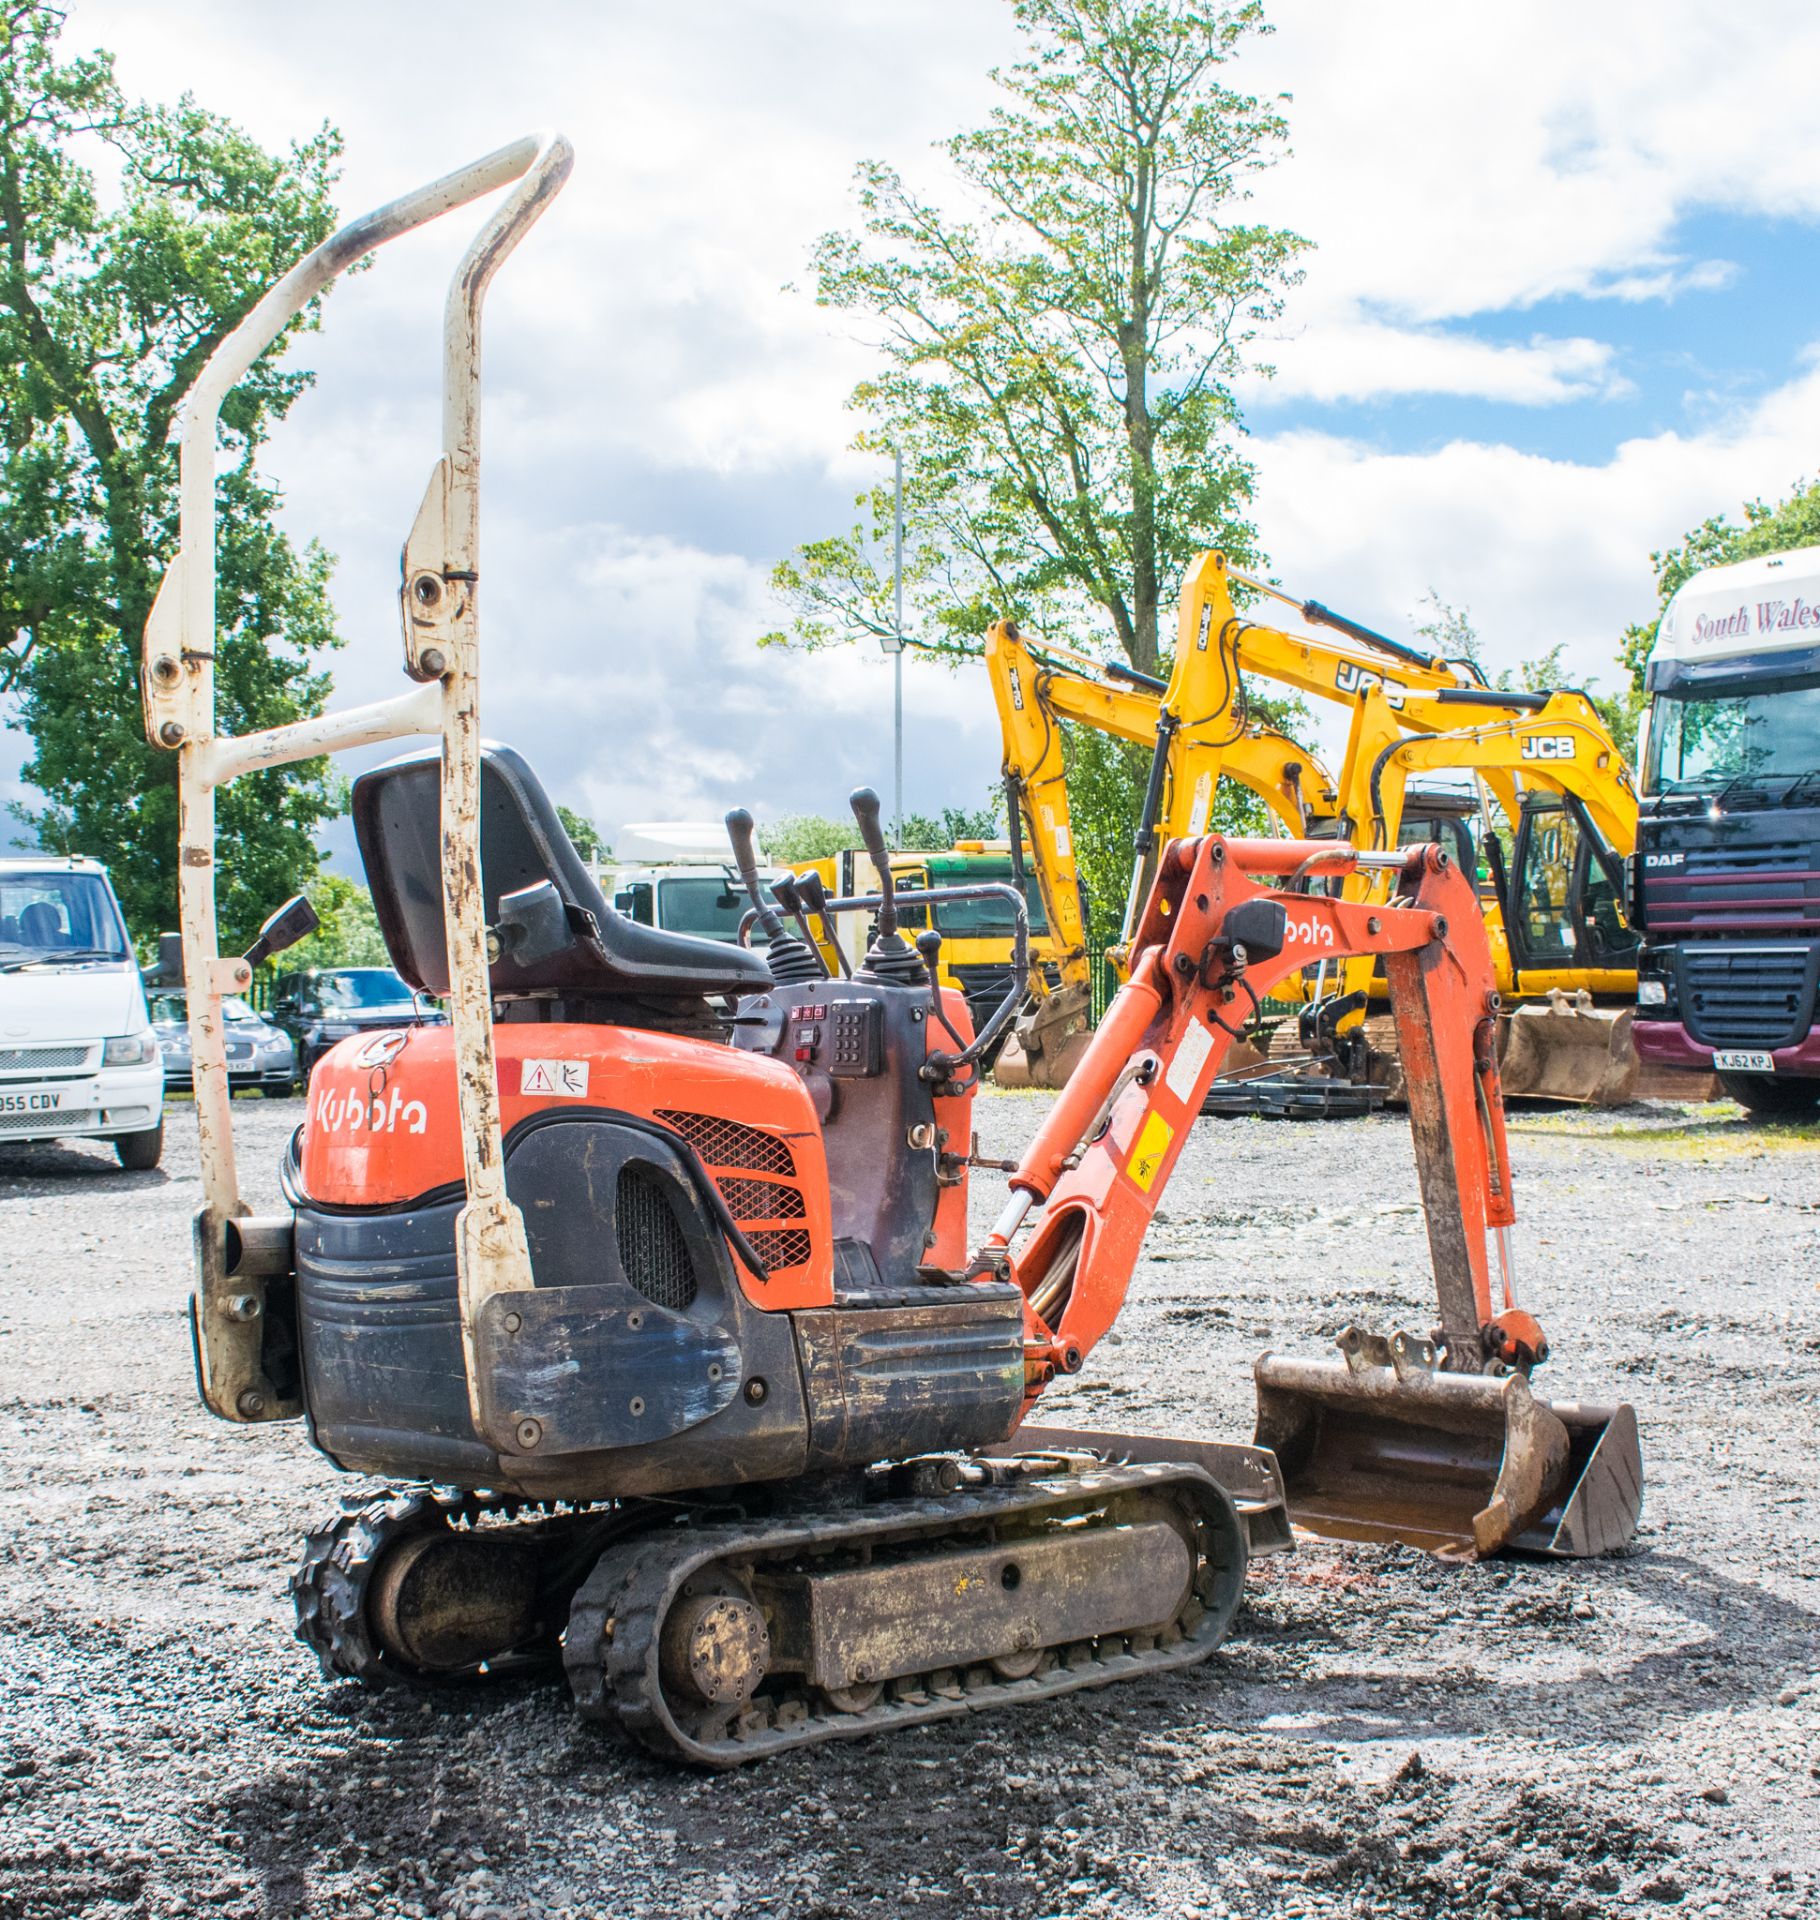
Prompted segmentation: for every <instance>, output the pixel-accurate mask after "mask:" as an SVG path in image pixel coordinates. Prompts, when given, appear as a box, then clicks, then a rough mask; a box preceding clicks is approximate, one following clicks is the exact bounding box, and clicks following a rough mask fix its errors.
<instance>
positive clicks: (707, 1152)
mask: <svg viewBox="0 0 1820 1920" xmlns="http://www.w3.org/2000/svg"><path fill="white" fill-rule="evenodd" d="M494 1038H495V1043H496V1046H497V1050H498V1057H499V1083H500V1096H501V1099H502V1101H503V1102H504V1108H505V1127H506V1131H507V1133H508V1134H510V1133H512V1132H513V1131H514V1130H515V1129H517V1128H518V1127H520V1126H521V1125H522V1124H523V1123H524V1122H526V1121H527V1120H531V1119H533V1118H534V1117H536V1116H539V1115H544V1114H552V1113H564V1112H568V1113H574V1112H577V1111H581V1110H585V1109H594V1110H599V1109H603V1108H604V1109H612V1110H614V1111H617V1112H620V1113H627V1114H632V1115H636V1116H640V1117H642V1118H645V1119H648V1120H652V1121H655V1122H656V1123H657V1124H658V1125H660V1126H662V1127H664V1128H665V1129H667V1130H668V1131H670V1132H672V1133H674V1134H677V1135H679V1136H680V1137H681V1138H682V1139H684V1140H685V1141H687V1142H688V1144H689V1146H690V1147H691V1148H692V1149H693V1150H694V1152H695V1154H696V1155H697V1156H698V1158H699V1159H700V1161H701V1163H702V1164H703V1165H704V1166H705V1167H706V1168H707V1169H708V1171H709V1172H710V1174H711V1175H712V1177H713V1179H714V1182H715V1185H716V1186H717V1187H718V1188H719V1189H720V1190H721V1193H722V1195H723V1197H724V1198H725V1200H726V1202H727V1207H728V1211H729V1212H730V1213H731V1215H732V1216H733V1219H734V1220H735V1221H736V1222H737V1223H738V1224H739V1226H740V1228H741V1230H742V1232H743V1233H744V1234H745V1237H746V1239H747V1241H748V1243H749V1244H750V1245H751V1246H752V1248H753V1250H754V1252H755V1253H756V1254H757V1256H758V1259H759V1261H760V1262H761V1263H762V1264H763V1265H764V1266H765V1267H766V1269H767V1270H768V1275H769V1277H768V1279H766V1280H764V1281H762V1282H761V1281H760V1280H759V1279H758V1277H757V1276H756V1275H755V1274H752V1273H750V1272H747V1271H746V1270H745V1269H744V1267H743V1266H742V1267H741V1269H740V1284H741V1285H742V1286H743V1287H744V1288H745V1290H746V1292H747V1294H748V1296H749V1297H750V1298H751V1300H752V1302H753V1304H754V1305H756V1306H759V1307H762V1308H765V1309H767V1310H771V1311H776V1310H779V1309H784V1308H790V1307H799V1306H825V1305H826V1304H828V1302H829V1301H831V1300H832V1299H833V1288H834V1252H833V1231H832V1228H831V1225H830V1218H829V1203H828V1178H827V1166H826V1161H825V1158H824V1155H823V1150H822V1137H821V1128H820V1126H819V1125H818V1123H817V1121H816V1116H815V1108H814V1106H813V1104H812V1102H811V1100H810V1097H809V1093H808V1091H807V1090H806V1089H805V1087H804V1085H803V1083H802V1082H801V1081H800V1080H799V1079H798V1078H797V1076H796V1075H795V1074H794V1073H793V1072H791V1071H790V1069H789V1068H788V1067H787V1066H785V1065H784V1064H783V1063H782V1062H780V1061H775V1060H770V1059H766V1058H764V1057H762V1056H761V1055H757V1054H754V1053H750V1052H746V1051H742V1050H740V1049H737V1048H733V1047H727V1046H721V1045H717V1044H715V1043H713V1042H709V1041H702V1040H695V1039H690V1038H687V1037H685V1036H681V1035H676V1034H667V1033H654V1032H651V1031H648V1030H645V1029H641V1028H628V1027H610V1026H593V1025H581V1024H577V1023H556V1022H551V1023H544V1024H528V1023H527V1024H517V1023H511V1022H507V1023H502V1024H500V1025H499V1026H497V1027H496V1028H495V1029H494ZM298 1174H299V1178H300V1182H301V1185H302V1187H303V1189H304V1191H305V1192H306V1193H307V1194H308V1196H309V1198H310V1200H311V1201H312V1202H314V1203H316V1204H318V1205H320V1206H323V1207H326V1208H349V1207H351V1208H361V1209H370V1208H381V1207H404V1206H408V1205H410V1204H412V1203H414V1202H421V1201H427V1200H429V1199H431V1198H434V1197H438V1196H439V1195H440V1196H446V1195H447V1194H448V1193H449V1192H450V1191H451V1190H453V1189H458V1188H459V1186H460V1183H461V1178H462V1158H461V1133H460V1113H459V1109H458V1107H457V1104H456V1088H455V1056H454V1040H453V1035H452V1033H451V1031H450V1030H449V1029H448V1028H447V1027H424V1028H415V1029H411V1030H408V1031H407V1030H396V1031H388V1032H384V1033H380V1034H369V1035H365V1036H358V1037H356V1038H353V1039H350V1040H344V1041H342V1042H340V1044H338V1045H337V1046H336V1047H334V1048H333V1049H332V1050H331V1051H330V1052H329V1053H328V1054H327V1055H325V1056H324V1058H323V1059H322V1060H321V1061H320V1062H319V1063H318V1065H317V1067H316V1070H315V1072H314V1073H313V1074H312V1075H311V1076H310V1093H309V1102H308V1108H307V1111H306V1114H305V1118H304V1123H303V1130H302V1136H301V1143H300V1150H299V1155H298ZM527 1224H529V1223H527Z"/></svg>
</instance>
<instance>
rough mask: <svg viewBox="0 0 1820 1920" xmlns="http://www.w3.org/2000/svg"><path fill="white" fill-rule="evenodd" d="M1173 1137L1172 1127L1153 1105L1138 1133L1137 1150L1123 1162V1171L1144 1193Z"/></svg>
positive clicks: (1155, 1174)
mask: <svg viewBox="0 0 1820 1920" xmlns="http://www.w3.org/2000/svg"><path fill="white" fill-rule="evenodd" d="M1174 1138H1175V1129H1174V1127H1172V1126H1171V1125H1170V1124H1169V1122H1168V1121H1167V1120H1165V1119H1164V1118H1163V1116H1162V1115H1161V1114H1160V1113H1158V1112H1157V1111H1156V1109H1155V1108H1154V1107H1153V1108H1152V1109H1151V1111H1150V1113H1149V1115H1148V1117H1147V1118H1146V1119H1145V1121H1144V1127H1143V1131H1142V1132H1141V1133H1140V1134H1139V1135H1138V1143H1137V1151H1136V1152H1135V1153H1134V1154H1132V1156H1131V1158H1130V1159H1129V1160H1128V1161H1126V1163H1125V1171H1126V1172H1127V1173H1128V1174H1130V1176H1131V1177H1132V1179H1133V1180H1135V1181H1136V1182H1137V1183H1138V1185H1139V1186H1140V1187H1142V1188H1143V1189H1144V1191H1145V1192H1146V1193H1148V1192H1149V1191H1150V1183H1151V1182H1152V1181H1153V1180H1154V1179H1155V1178H1156V1176H1157V1169H1158V1168H1159V1167H1160V1166H1161V1165H1162V1164H1163V1155H1164V1154H1165V1153H1167V1152H1168V1151H1169V1143H1170V1141H1171V1140H1173V1139H1174Z"/></svg>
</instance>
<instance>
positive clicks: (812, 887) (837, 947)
mask: <svg viewBox="0 0 1820 1920" xmlns="http://www.w3.org/2000/svg"><path fill="white" fill-rule="evenodd" d="M796 897H797V898H798V899H799V900H800V901H801V902H802V903H803V905H804V906H805V907H807V908H808V910H809V911H810V912H811V913H812V914H814V915H815V918H816V921H817V923H818V924H819V925H820V927H821V930H822V939H823V941H824V942H825V943H826V944H827V945H828V946H830V947H832V948H833V949H834V964H835V965H836V966H837V967H839V968H840V970H841V978H842V979H843V980H844V979H847V978H848V977H849V976H850V975H851V973H852V968H850V967H849V966H848V965H847V956H846V955H845V954H844V953H843V952H842V951H841V944H840V935H839V933H838V932H837V931H836V930H835V925H834V916H833V915H832V914H831V913H829V911H828V893H827V889H826V888H825V887H824V886H823V885H822V877H821V875H820V874H819V873H799V874H798V875H797V876H796Z"/></svg>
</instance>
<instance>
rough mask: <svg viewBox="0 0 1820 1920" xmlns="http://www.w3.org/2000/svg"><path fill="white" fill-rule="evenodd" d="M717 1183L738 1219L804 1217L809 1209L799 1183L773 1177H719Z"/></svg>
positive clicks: (731, 1212) (722, 1196)
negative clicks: (779, 1181)
mask: <svg viewBox="0 0 1820 1920" xmlns="http://www.w3.org/2000/svg"><path fill="white" fill-rule="evenodd" d="M715 1185H716V1186H718V1187H719V1188H720V1191H721V1198H722V1199H724V1200H725V1201H726V1203H727V1211H728V1212H729V1213H730V1214H732V1216H733V1217H734V1219H735V1220H800V1219H802V1218H803V1216H804V1214H805V1213H806V1212H807V1209H806V1208H805V1207H804V1205H803V1196H802V1194H801V1192H800V1191H799V1190H798V1189H797V1188H795V1187H780V1186H778V1185H776V1184H775V1182H773V1181H770V1180H717V1181H716V1182H715Z"/></svg>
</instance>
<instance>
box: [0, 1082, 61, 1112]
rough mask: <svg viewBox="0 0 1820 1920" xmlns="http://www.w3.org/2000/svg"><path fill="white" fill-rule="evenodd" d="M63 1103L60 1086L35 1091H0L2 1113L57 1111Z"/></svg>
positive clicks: (0, 1109) (0, 1110)
mask: <svg viewBox="0 0 1820 1920" xmlns="http://www.w3.org/2000/svg"><path fill="white" fill-rule="evenodd" d="M62 1104H63V1093H62V1090H61V1089H60V1088H57V1087H50V1088H46V1089H44V1090H42V1091H39V1092H35V1093H0V1113H55V1112H56V1111H57V1109H58V1108H59V1107H60V1106H62Z"/></svg>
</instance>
